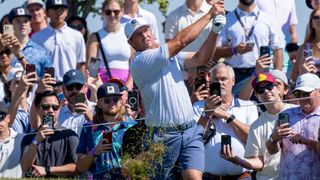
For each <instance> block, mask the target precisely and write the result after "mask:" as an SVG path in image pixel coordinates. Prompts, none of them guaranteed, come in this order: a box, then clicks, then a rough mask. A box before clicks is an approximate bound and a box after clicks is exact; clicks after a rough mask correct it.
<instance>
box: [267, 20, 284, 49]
mask: <svg viewBox="0 0 320 180" xmlns="http://www.w3.org/2000/svg"><path fill="white" fill-rule="evenodd" d="M269 18H270V21H269V23H270V26H269V28H270V32H269V33H270V46H271V47H272V49H281V48H284V47H285V40H284V36H283V33H282V31H281V28H280V27H279V25H278V24H277V23H276V20H275V19H274V18H272V17H269Z"/></svg>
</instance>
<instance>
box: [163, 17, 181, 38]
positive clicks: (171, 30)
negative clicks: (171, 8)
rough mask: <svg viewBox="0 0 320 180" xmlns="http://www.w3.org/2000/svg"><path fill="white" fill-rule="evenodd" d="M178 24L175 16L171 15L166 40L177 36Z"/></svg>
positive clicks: (166, 25)
mask: <svg viewBox="0 0 320 180" xmlns="http://www.w3.org/2000/svg"><path fill="white" fill-rule="evenodd" d="M177 23H178V20H177V19H176V18H175V16H174V14H172V13H170V14H169V16H168V18H167V20H166V24H165V30H164V33H165V39H172V38H173V37H174V36H175V35H176V34H177Z"/></svg>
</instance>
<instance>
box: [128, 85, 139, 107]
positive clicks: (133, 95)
mask: <svg viewBox="0 0 320 180" xmlns="http://www.w3.org/2000/svg"><path fill="white" fill-rule="evenodd" d="M128 104H130V106H131V110H132V111H138V110H139V91H138V90H137V89H133V90H132V91H129V92H128Z"/></svg>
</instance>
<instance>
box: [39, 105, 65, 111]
mask: <svg viewBox="0 0 320 180" xmlns="http://www.w3.org/2000/svg"><path fill="white" fill-rule="evenodd" d="M40 107H41V108H42V109H43V110H45V111H47V110H49V109H50V107H51V108H52V109H53V110H54V111H57V110H58V109H59V107H60V106H59V105H56V104H41V105H40Z"/></svg>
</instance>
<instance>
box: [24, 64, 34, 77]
mask: <svg viewBox="0 0 320 180" xmlns="http://www.w3.org/2000/svg"><path fill="white" fill-rule="evenodd" d="M35 71H36V66H35V65H34V64H27V65H26V74H30V73H33V72H35ZM31 78H35V76H32V77H31Z"/></svg>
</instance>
